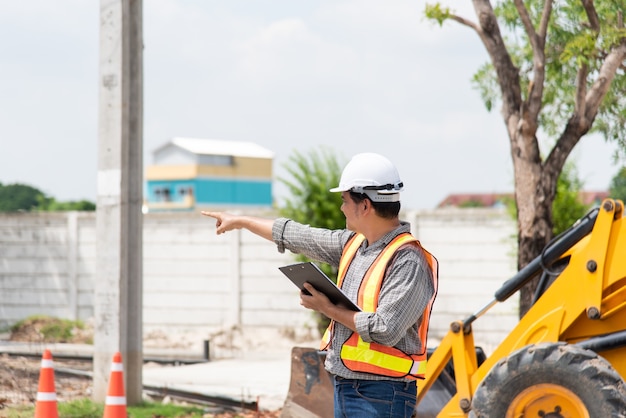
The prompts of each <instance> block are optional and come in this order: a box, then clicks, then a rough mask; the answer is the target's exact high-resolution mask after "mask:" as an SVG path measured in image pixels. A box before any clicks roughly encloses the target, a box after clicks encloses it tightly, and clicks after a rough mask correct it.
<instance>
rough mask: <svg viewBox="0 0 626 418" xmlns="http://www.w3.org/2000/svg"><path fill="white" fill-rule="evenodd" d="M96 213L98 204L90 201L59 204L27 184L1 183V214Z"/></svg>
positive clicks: (72, 201)
mask: <svg viewBox="0 0 626 418" xmlns="http://www.w3.org/2000/svg"><path fill="white" fill-rule="evenodd" d="M71 210H77V211H95V210H96V204H95V203H93V202H90V201H89V200H77V201H74V200H69V201H66V202H58V201H57V200H56V199H54V198H53V197H50V196H46V194H45V193H43V192H42V191H41V190H39V189H37V188H35V187H32V186H29V185H26V184H19V183H15V184H7V185H6V186H3V185H2V183H0V212H32V211H43V212H61V211H71Z"/></svg>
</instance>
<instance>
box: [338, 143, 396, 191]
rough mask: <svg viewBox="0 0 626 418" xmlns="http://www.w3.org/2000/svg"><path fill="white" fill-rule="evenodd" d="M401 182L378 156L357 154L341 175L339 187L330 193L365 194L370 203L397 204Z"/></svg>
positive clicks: (388, 163)
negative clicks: (350, 192) (349, 192)
mask: <svg viewBox="0 0 626 418" xmlns="http://www.w3.org/2000/svg"><path fill="white" fill-rule="evenodd" d="M403 186H404V185H403V184H402V180H400V175H399V174H398V170H397V169H396V167H395V166H394V165H393V164H392V163H391V161H389V160H388V159H387V158H385V157H383V156H382V155H380V154H375V153H372V152H365V153H362V154H357V155H355V156H354V157H352V159H351V160H350V162H349V163H348V164H347V165H346V167H345V168H344V169H343V172H342V173H341V179H340V180H339V186H337V187H334V188H332V189H330V191H331V192H347V191H353V192H356V193H365V194H367V196H368V197H369V198H370V199H371V200H372V202H398V201H400V193H399V192H400V190H402V188H403Z"/></svg>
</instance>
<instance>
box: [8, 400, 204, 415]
mask: <svg viewBox="0 0 626 418" xmlns="http://www.w3.org/2000/svg"><path fill="white" fill-rule="evenodd" d="M57 408H58V411H59V417H61V418H102V416H103V414H104V405H102V404H98V403H94V402H92V401H91V400H89V399H81V400H77V401H72V402H59V403H58V404H57ZM126 412H127V413H128V417H129V418H155V417H159V418H202V417H203V416H206V415H205V412H204V410H203V409H202V408H199V407H194V406H180V405H172V404H168V405H162V404H157V403H150V402H146V403H143V404H141V405H137V406H128V407H127V408H126ZM5 414H6V415H5ZM34 415H35V408H34V407H32V406H31V407H17V408H7V409H5V410H2V411H1V412H0V417H6V418H33V417H34Z"/></svg>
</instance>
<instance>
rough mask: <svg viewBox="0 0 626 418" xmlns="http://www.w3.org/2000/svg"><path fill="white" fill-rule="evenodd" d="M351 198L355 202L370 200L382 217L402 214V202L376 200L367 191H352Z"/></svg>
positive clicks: (391, 217)
mask: <svg viewBox="0 0 626 418" xmlns="http://www.w3.org/2000/svg"><path fill="white" fill-rule="evenodd" d="M350 198H351V199H352V201H353V202H354V203H361V202H362V201H364V200H365V199H367V200H369V201H370V203H371V204H372V207H373V208H374V211H376V213H377V214H378V216H380V217H381V218H385V219H394V218H397V217H398V215H399V214H400V202H374V201H372V199H370V198H369V197H368V196H367V195H366V194H365V193H356V192H350Z"/></svg>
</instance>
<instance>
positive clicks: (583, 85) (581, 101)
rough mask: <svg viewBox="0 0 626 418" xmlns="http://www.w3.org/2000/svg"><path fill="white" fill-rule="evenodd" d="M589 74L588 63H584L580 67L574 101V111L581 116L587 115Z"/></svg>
mask: <svg viewBox="0 0 626 418" xmlns="http://www.w3.org/2000/svg"><path fill="white" fill-rule="evenodd" d="M588 74H589V67H588V66H587V64H582V65H581V66H580V68H579V69H578V74H577V75H576V98H575V103H574V113H575V114H576V115H578V116H579V117H581V118H582V117H583V116H584V115H585V110H586V105H587V103H586V102H585V97H586V95H587V75H588Z"/></svg>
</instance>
